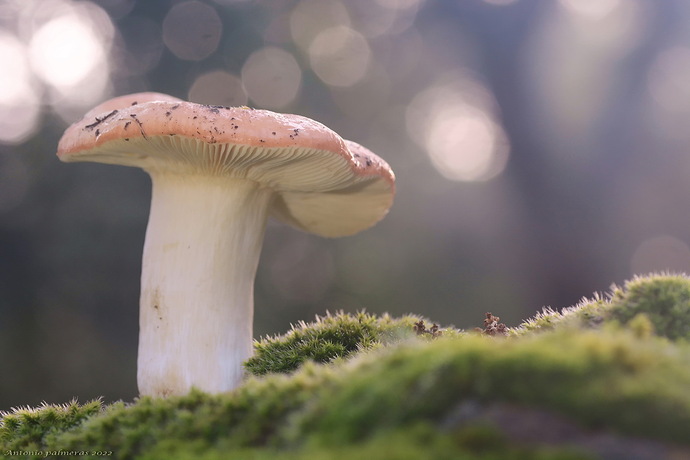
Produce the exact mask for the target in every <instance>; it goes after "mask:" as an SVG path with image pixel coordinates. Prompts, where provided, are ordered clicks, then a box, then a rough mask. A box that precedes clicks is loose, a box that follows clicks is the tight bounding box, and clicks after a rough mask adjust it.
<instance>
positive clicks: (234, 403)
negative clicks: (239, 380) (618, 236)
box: [2, 331, 690, 458]
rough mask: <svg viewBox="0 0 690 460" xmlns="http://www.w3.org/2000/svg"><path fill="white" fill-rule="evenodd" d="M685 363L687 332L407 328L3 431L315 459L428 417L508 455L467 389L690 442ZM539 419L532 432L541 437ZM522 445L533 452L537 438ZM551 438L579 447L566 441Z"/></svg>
mask: <svg viewBox="0 0 690 460" xmlns="http://www.w3.org/2000/svg"><path fill="white" fill-rule="evenodd" d="M689 362H690V349H689V348H688V346H686V345H683V344H672V343H670V342H667V341H665V340H662V339H658V338H655V337H651V338H648V339H640V338H638V337H637V336H635V335H634V334H632V333H629V332H626V331H584V332H581V333H578V334H574V333H572V332H558V331H556V332H551V333H545V334H537V335H534V336H531V337H523V338H520V339H518V340H516V339H504V338H502V339H498V340H497V339H496V338H491V337H485V336H481V335H465V336H460V337H454V338H441V339H438V340H433V341H428V342H423V341H412V342H406V343H404V344H400V345H398V346H396V347H390V348H384V349H380V350H377V351H374V352H371V353H365V354H363V355H361V356H360V357H357V358H354V359H351V360H349V361H347V362H342V363H340V364H338V365H335V366H334V365H330V366H322V365H321V366H319V365H315V364H308V365H305V366H303V367H302V368H300V369H299V370H297V371H296V372H294V373H293V374H291V375H280V374H274V375H269V376H266V377H263V378H253V379H250V380H249V381H248V382H246V384H245V385H243V386H242V387H241V388H239V389H238V390H237V391H236V392H234V393H231V394H223V395H207V394H203V393H200V392H193V393H191V394H190V395H188V396H185V397H179V398H170V399H151V398H142V399H140V400H138V401H137V402H136V403H134V404H130V405H124V404H117V405H114V406H111V407H108V408H106V409H105V410H104V411H102V412H100V413H98V414H94V415H92V416H91V417H89V418H88V419H86V420H84V421H83V422H82V423H81V424H78V425H71V424H65V425H62V426H60V427H53V428H51V429H50V430H51V431H50V436H38V435H34V436H32V437H31V439H29V438H13V434H12V433H9V435H8V436H3V440H4V442H6V443H7V442H9V443H11V445H12V446H13V448H16V449H21V448H26V447H29V446H31V447H32V448H42V449H46V450H57V449H62V450H72V451H78V450H88V449H93V448H94V447H95V446H97V448H98V449H101V450H110V451H112V452H113V453H114V456H113V458H132V457H135V456H141V455H144V458H147V457H146V456H148V458H166V455H167V454H169V453H170V452H174V451H177V450H178V449H181V448H182V446H184V445H188V446H191V447H189V448H188V449H193V450H194V451H195V452H196V451H198V452H209V455H211V452H224V453H225V454H227V452H228V451H238V452H242V453H246V452H249V451H253V452H255V454H256V456H257V457H256V458H262V455H264V454H265V455H268V453H271V452H273V451H274V450H281V451H283V452H285V454H284V455H285V458H291V457H290V455H291V452H293V453H295V456H296V457H295V458H298V457H300V456H301V455H302V454H305V455H306V454H308V453H310V452H314V456H315V457H314V458H317V457H316V455H317V454H316V453H320V454H323V453H324V452H343V449H345V450H344V451H347V449H359V447H357V448H355V447H354V446H360V445H363V446H368V447H366V449H371V452H374V450H375V449H378V448H382V446H383V445H384V444H385V443H384V441H382V440H384V439H389V440H390V439H391V438H395V437H396V436H403V434H404V433H407V432H408V431H409V430H413V429H414V428H415V427H418V426H420V424H421V425H423V426H427V427H431V428H430V430H431V431H432V432H434V433H437V435H438V439H436V438H434V439H433V440H432V441H430V442H431V443H432V444H433V445H436V443H439V444H438V445H439V446H441V445H444V444H443V443H449V442H451V443H455V444H453V445H454V446H455V447H454V449H455V450H454V452H456V453H458V458H462V456H460V454H462V453H465V452H469V453H472V452H474V453H475V454H476V455H477V456H475V457H468V458H500V457H498V456H497V457H492V456H491V455H493V454H492V453H491V452H492V451H491V450H490V449H489V450H487V451H486V452H488V453H486V452H484V451H481V449H480V451H481V452H479V453H477V452H476V451H477V448H478V447H477V446H478V445H481V444H482V443H481V442H480V441H481V436H480V437H479V438H477V436H479V434H481V430H480V431H479V432H477V433H478V434H477V436H469V434H471V433H472V432H473V431H472V430H475V429H477V427H478V426H479V427H481V426H485V425H486V421H485V420H483V419H482V418H477V419H473V418H469V419H467V418H463V417H458V416H457V413H458V410H459V408H463V407H464V406H465V405H466V404H468V402H471V403H472V404H477V405H478V406H479V407H480V408H482V411H485V412H486V411H490V410H491V408H492V407H495V405H497V404H510V405H511V407H516V408H518V412H517V414H518V415H516V417H517V420H518V421H519V420H520V415H519V414H520V413H521V412H520V411H521V410H523V409H521V408H524V410H525V411H526V410H528V408H529V410H533V409H534V408H538V409H540V410H544V411H548V412H549V413H555V414H560V415H561V416H563V417H566V418H567V419H568V420H569V421H570V423H572V424H573V425H574V426H577V427H581V428H582V429H583V430H590V429H591V430H595V429H602V428H603V429H605V430H608V431H611V432H615V433H619V434H620V435H621V436H641V437H644V438H651V439H656V440H659V441H664V442H669V443H678V444H684V445H688V444H689V440H688V438H687V433H688V432H690V394H688V392H687V388H689V387H690V366H688V365H687V364H688V363H689ZM38 412H41V410H39V411H38ZM650 421H653V423H650ZM3 423H4V425H3V427H6V426H7V422H6V421H4V422H3ZM44 428H48V427H47V425H44ZM487 429H489V430H498V431H499V432H500V431H501V429H502V427H501V426H500V425H499V426H498V427H496V426H492V425H491V423H489V424H488V428H487ZM540 430H541V428H540V429H537V430H536V432H535V433H532V435H535V436H537V437H538V436H539V433H540ZM11 431H12V430H11ZM13 432H17V430H16V427H15V429H14V430H13ZM463 433H464V435H463ZM404 436H408V435H404ZM404 436H403V437H404ZM411 439H413V438H411ZM497 439H498V441H497V444H496V446H494V447H495V450H496V452H502V453H505V452H512V451H513V450H514V449H515V446H516V444H515V442H510V443H508V442H505V443H503V444H501V443H502V442H503V441H500V436H499V437H498V438H497ZM499 441H500V442H499ZM513 441H514V440H513ZM24 442H26V444H22V443H24ZM413 444H414V445H409V443H408V445H407V447H406V448H409V449H410V452H415V449H417V448H419V446H417V443H416V442H415V443H413ZM421 444H422V445H423V444H424V443H421ZM9 445H10V444H6V445H3V446H2V448H3V449H5V448H8V447H7V446H9ZM502 445H503V447H501V446H502ZM377 446H378V447H377ZM415 446H416V447H415ZM524 447H525V449H526V450H525V451H526V452H531V453H534V452H537V450H535V449H537V447H538V443H537V444H532V445H527V446H524ZM556 447H557V448H559V449H561V448H562V449H568V448H570V447H571V446H570V444H569V443H568V442H567V440H566V442H564V443H563V445H562V446H561V445H558V446H556ZM362 449H364V450H362V452H364V453H369V451H367V450H366V449H365V447H362ZM441 450H443V449H441V448H440V447H439V451H441ZM432 451H433V450H432ZM518 451H519V452H522V451H520V450H519V449H518ZM518 451H516V452H518ZM184 452H186V450H185V451H184ZM353 452H354V451H353ZM519 452H518V453H519ZM563 452H565V453H563ZM569 452H570V451H568V450H564V451H562V452H560V451H559V453H558V455H559V456H560V455H566V454H567V455H570V453H569ZM469 453H468V455H469ZM485 453H486V456H485V457H482V456H481V455H485ZM225 454H224V455H225ZM475 454H472V455H475ZM489 454H491V455H489ZM309 455H311V454H309ZM511 455H512V454H511ZM515 455H518V454H517V453H516V454H515ZM520 455H521V454H520ZM554 455H556V454H554ZM180 458H183V457H180ZM209 458H213V457H209ZM238 458H239V457H238ZM249 458H251V457H249ZM307 458H309V456H308V455H307ZM322 458H329V457H322ZM331 458H342V457H338V456H336V454H332V455H331ZM377 458H386V457H377ZM391 458H393V457H391ZM401 458H405V457H401ZM441 458H443V457H441ZM504 458H512V457H504ZM514 458H529V457H519V456H518V457H514ZM535 458H536V457H535ZM545 458H552V457H545ZM553 458H559V457H553ZM562 458H569V457H562Z"/></svg>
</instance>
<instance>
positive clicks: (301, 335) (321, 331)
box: [245, 312, 455, 375]
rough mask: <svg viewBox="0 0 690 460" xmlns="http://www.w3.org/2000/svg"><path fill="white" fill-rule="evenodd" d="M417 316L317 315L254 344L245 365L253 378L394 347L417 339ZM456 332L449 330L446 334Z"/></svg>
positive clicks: (418, 319)
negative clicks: (251, 355) (306, 364)
mask: <svg viewBox="0 0 690 460" xmlns="http://www.w3.org/2000/svg"><path fill="white" fill-rule="evenodd" d="M419 321H424V320H423V319H421V318H419V317H418V316H412V315H408V316H403V317H402V318H395V319H394V318H391V317H390V316H388V315H383V316H380V317H377V316H374V315H370V314H367V313H364V312H360V313H357V314H354V315H351V314H346V313H338V314H336V315H330V314H328V315H326V316H317V318H316V321H315V322H313V323H304V322H301V323H299V324H298V325H297V326H295V327H293V328H292V330H291V331H289V332H288V333H287V334H284V335H280V336H276V337H268V338H264V339H262V340H260V341H258V342H256V343H255V344H254V356H253V357H252V358H250V359H249V360H248V361H247V362H246V363H245V368H246V369H247V370H248V371H249V372H250V373H251V374H253V375H265V374H268V373H271V372H292V371H294V370H295V369H297V368H298V367H299V366H300V365H302V364H303V363H304V362H306V361H314V362H317V363H329V362H331V361H333V360H336V359H339V358H347V357H349V356H351V355H353V354H354V353H357V352H359V351H363V350H369V349H372V348H376V347H379V346H385V345H391V344H393V343H398V342H400V341H403V340H408V339H411V338H413V337H415V336H416V335H417V334H416V333H415V329H414V326H415V324H416V323H418V322H419ZM452 333H455V331H453V330H451V329H448V330H446V334H447V335H448V334H452Z"/></svg>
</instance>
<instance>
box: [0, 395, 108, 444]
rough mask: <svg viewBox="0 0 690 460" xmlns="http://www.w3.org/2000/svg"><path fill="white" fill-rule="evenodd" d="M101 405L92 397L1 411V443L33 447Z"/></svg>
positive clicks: (82, 419)
mask: <svg viewBox="0 0 690 460" xmlns="http://www.w3.org/2000/svg"><path fill="white" fill-rule="evenodd" d="M102 409H103V405H102V403H101V401H100V400H94V401H91V402H88V403H86V404H83V405H80V404H79V403H78V402H77V401H76V400H73V401H71V402H69V403H67V404H63V405H57V404H46V403H43V404H42V405H41V406H39V407H37V408H29V407H19V408H15V409H12V410H10V411H9V412H0V421H1V423H0V446H1V447H2V450H0V452H2V451H6V450H16V449H24V450H34V449H38V448H40V447H42V446H45V445H46V439H48V438H50V436H52V435H54V434H55V433H61V432H64V431H67V430H69V429H71V428H73V427H75V426H77V425H79V424H80V423H81V422H82V421H84V420H86V419H87V418H89V417H91V416H93V415H96V414H98V413H100V412H101V410H102Z"/></svg>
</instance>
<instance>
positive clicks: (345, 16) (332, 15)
mask: <svg viewBox="0 0 690 460" xmlns="http://www.w3.org/2000/svg"><path fill="white" fill-rule="evenodd" d="M350 25H351V21H350V13H349V12H348V10H347V8H346V7H345V5H344V4H343V3H342V2H340V1H338V0H301V1H300V2H299V3H297V5H295V7H294V9H293V10H292V13H291V15H290V32H291V35H292V39H293V41H294V42H295V44H297V46H299V47H300V48H301V49H302V50H304V51H305V52H306V51H307V50H308V49H309V47H310V46H311V44H312V42H313V41H314V39H315V38H316V36H317V35H318V34H319V33H320V32H321V31H323V30H326V29H330V28H333V27H338V26H347V27H349V26H350Z"/></svg>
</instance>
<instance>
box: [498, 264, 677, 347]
mask: <svg viewBox="0 0 690 460" xmlns="http://www.w3.org/2000/svg"><path fill="white" fill-rule="evenodd" d="M640 315H643V316H644V317H646V318H647V319H648V321H649V324H648V326H649V325H651V328H647V329H648V330H647V332H646V333H652V332H653V333H656V334H657V335H660V336H662V337H666V338H668V339H671V340H688V339H690V279H689V278H688V277H686V276H683V275H666V274H657V275H650V276H646V277H637V278H635V279H633V280H631V281H628V282H626V283H625V284H624V285H623V287H618V286H614V287H613V288H612V291H611V292H610V293H609V294H608V295H607V296H606V297H604V298H603V297H602V296H599V295H596V296H595V297H594V298H593V299H584V300H583V301H582V302H580V303H579V304H578V305H576V306H574V307H570V308H566V309H564V310H563V311H561V312H556V311H554V310H551V309H549V308H546V309H544V310H543V311H542V312H541V313H538V314H537V315H536V316H535V317H534V318H530V319H528V320H527V321H525V322H524V323H522V324H521V325H520V326H519V327H518V328H515V329H513V330H512V331H511V333H512V335H518V336H519V335H524V334H529V333H532V332H539V331H545V330H552V329H563V328H575V329H592V328H601V327H605V326H607V325H614V326H616V325H617V326H623V327H626V328H637V329H638V332H642V331H641V330H640V329H639V327H640V326H643V325H642V324H641V323H640V322H639V318H641V316H640ZM636 317H637V318H638V321H637V322H631V321H632V320H633V319H634V318H636ZM645 327H647V326H645Z"/></svg>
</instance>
